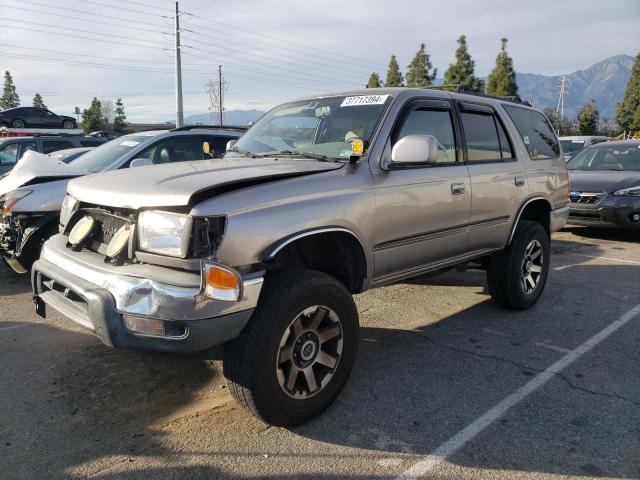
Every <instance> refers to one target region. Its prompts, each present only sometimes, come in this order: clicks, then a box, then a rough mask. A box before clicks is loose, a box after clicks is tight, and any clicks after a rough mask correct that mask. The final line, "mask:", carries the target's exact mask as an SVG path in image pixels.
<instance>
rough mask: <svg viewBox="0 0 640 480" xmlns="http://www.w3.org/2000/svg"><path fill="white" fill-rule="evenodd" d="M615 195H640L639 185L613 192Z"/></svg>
mask: <svg viewBox="0 0 640 480" xmlns="http://www.w3.org/2000/svg"><path fill="white" fill-rule="evenodd" d="M613 194H614V195H615V196H616V197H640V185H638V186H637V187H629V188H623V189H622V190H617V191H615V192H613Z"/></svg>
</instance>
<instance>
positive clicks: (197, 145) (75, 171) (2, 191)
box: [0, 127, 243, 273]
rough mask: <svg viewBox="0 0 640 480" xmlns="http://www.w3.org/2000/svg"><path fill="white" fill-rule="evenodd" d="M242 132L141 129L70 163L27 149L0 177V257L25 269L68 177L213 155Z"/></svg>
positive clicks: (54, 220) (53, 222) (51, 228)
mask: <svg viewBox="0 0 640 480" xmlns="http://www.w3.org/2000/svg"><path fill="white" fill-rule="evenodd" d="M242 133H243V130H242V129H239V128H236V129H225V128H203V127H183V128H179V129H173V130H170V131H167V130H157V131H151V132H140V133H135V134H131V135H125V136H122V137H119V138H117V139H115V140H112V141H110V142H107V143H104V144H102V145H101V146H100V147H98V148H95V149H93V150H91V151H90V152H87V153H84V154H83V155H82V156H80V157H79V158H76V159H75V160H73V161H71V162H69V163H67V162H65V161H64V159H60V158H56V157H53V158H52V157H49V156H47V155H41V154H39V153H37V152H34V151H27V152H26V153H25V154H24V156H23V157H22V158H21V159H20V160H19V161H18V163H17V164H16V166H15V167H14V168H13V170H12V171H11V172H10V173H9V174H8V175H6V176H5V177H3V178H2V179H0V208H2V217H1V218H0V259H2V260H3V261H4V262H6V263H7V264H8V265H9V266H10V267H11V268H12V269H13V270H14V271H16V272H18V273H26V272H27V270H28V269H29V267H30V265H31V263H33V261H34V260H35V259H36V258H37V257H38V255H39V253H40V248H41V247H42V243H43V242H44V241H45V240H46V239H47V238H49V237H50V236H51V235H52V234H54V233H56V232H57V231H58V226H59V216H60V207H61V206H62V200H63V199H64V197H65V194H66V190H67V183H68V182H69V180H70V179H72V178H76V177H81V176H85V175H90V174H94V173H98V172H103V171H109V170H119V169H128V168H129V167H136V166H141V165H153V164H167V163H173V162H184V161H187V160H205V159H209V158H214V157H216V156H221V155H222V154H223V153H224V152H225V150H226V144H227V143H228V142H229V141H231V140H236V139H238V138H239V137H240V136H241V135H242ZM92 140H95V141H100V140H99V139H92ZM138 182H139V180H138ZM138 186H139V185H137V186H136V187H134V188H138Z"/></svg>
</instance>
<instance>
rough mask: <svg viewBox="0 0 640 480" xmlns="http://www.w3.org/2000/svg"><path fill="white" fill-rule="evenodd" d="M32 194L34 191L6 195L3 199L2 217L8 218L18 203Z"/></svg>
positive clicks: (12, 192)
mask: <svg viewBox="0 0 640 480" xmlns="http://www.w3.org/2000/svg"><path fill="white" fill-rule="evenodd" d="M32 193H33V190H13V191H11V192H9V193H7V194H5V195H4V196H3V197H2V202H3V204H2V216H3V217H7V216H9V215H11V209H12V208H13V207H15V205H16V203H18V202H19V201H20V200H22V199H23V198H24V197H26V196H28V195H31V194H32Z"/></svg>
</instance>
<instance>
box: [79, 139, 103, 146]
mask: <svg viewBox="0 0 640 480" xmlns="http://www.w3.org/2000/svg"><path fill="white" fill-rule="evenodd" d="M103 143H104V142H101V141H99V140H80V145H82V146H83V147H97V146H98V145H102V144H103Z"/></svg>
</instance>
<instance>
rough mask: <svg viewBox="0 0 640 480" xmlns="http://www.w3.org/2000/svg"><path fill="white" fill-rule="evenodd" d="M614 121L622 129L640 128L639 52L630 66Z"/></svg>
mask: <svg viewBox="0 0 640 480" xmlns="http://www.w3.org/2000/svg"><path fill="white" fill-rule="evenodd" d="M616 123H617V124H618V126H619V127H620V129H622V130H626V131H634V130H635V131H639V130H640V53H639V54H638V55H637V56H636V60H635V62H634V63H633V67H631V77H629V81H628V82H627V87H626V88H625V91H624V98H623V99H622V102H620V103H618V105H617V106H616Z"/></svg>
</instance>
